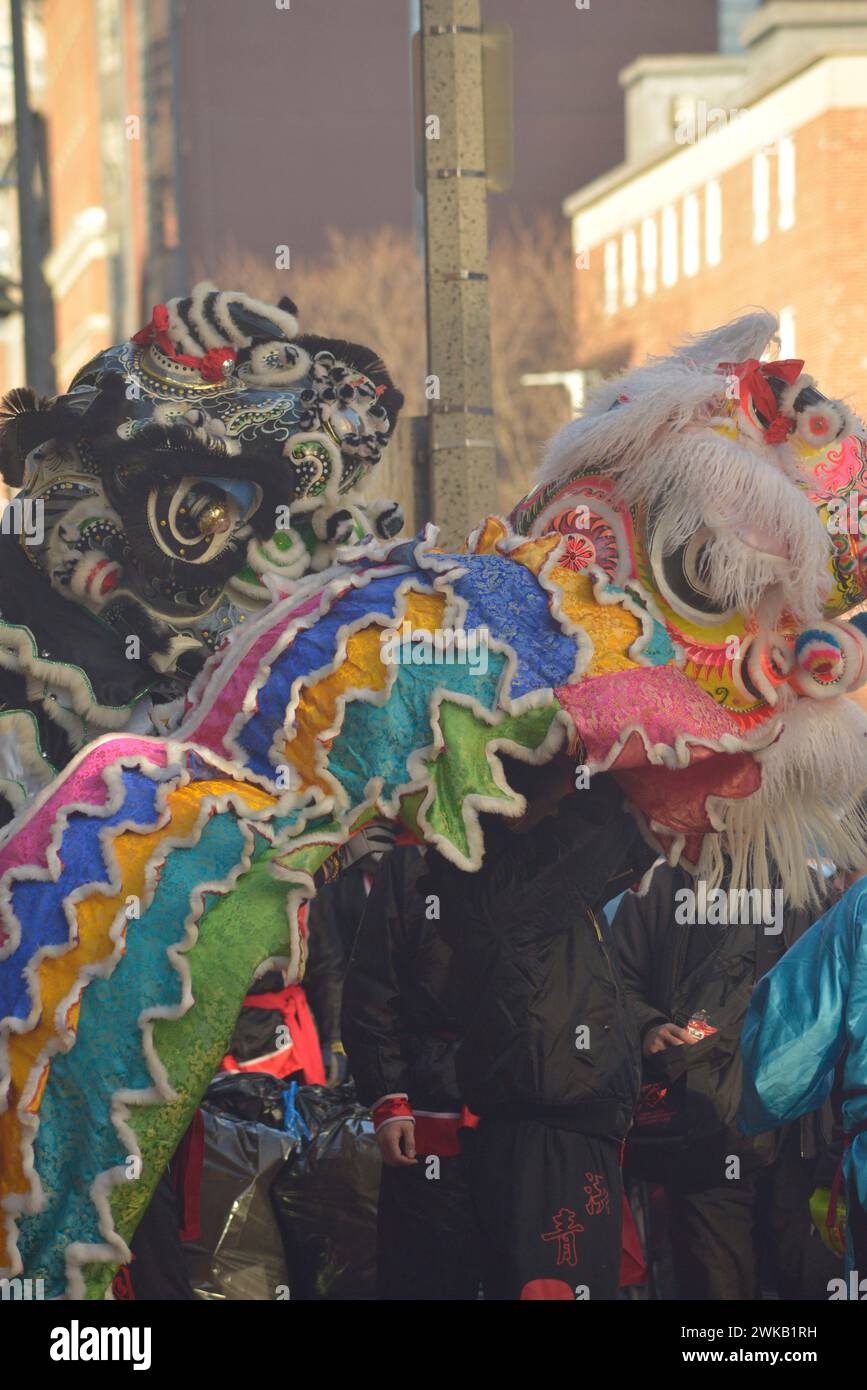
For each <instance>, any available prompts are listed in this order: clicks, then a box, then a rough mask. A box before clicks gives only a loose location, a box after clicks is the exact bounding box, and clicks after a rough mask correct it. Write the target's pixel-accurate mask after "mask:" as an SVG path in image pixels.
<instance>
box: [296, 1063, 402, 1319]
mask: <svg viewBox="0 0 867 1390" xmlns="http://www.w3.org/2000/svg"><path fill="white" fill-rule="evenodd" d="M290 1109H291V1103H290ZM294 1109H295V1121H294V1124H293V1118H292V1115H291V1113H289V1112H288V1111H287V1114H286V1118H285V1123H286V1125H287V1127H288V1128H289V1129H290V1130H291V1129H292V1128H294V1129H295V1132H296V1133H297V1134H298V1135H299V1138H300V1143H299V1145H298V1148H297V1149H296V1150H295V1152H294V1153H293V1155H292V1157H291V1158H290V1159H289V1160H288V1161H287V1162H286V1163H285V1164H284V1165H283V1167H282V1169H281V1171H280V1173H279V1174H278V1175H277V1177H276V1179H275V1181H274V1183H273V1185H272V1188H271V1200H272V1203H273V1207H274V1213H275V1216H276V1220H277V1225H278V1226H279V1229H280V1234H281V1235H282V1237H283V1250H284V1255H285V1261H286V1268H287V1270H288V1273H289V1286H290V1288H291V1291H292V1293H291V1296H292V1298H293V1299H305V1300H313V1299H315V1300H321V1299H335V1300H337V1299H353V1300H355V1299H373V1298H375V1297H376V1207H377V1201H378V1198H379V1178H380V1162H381V1161H380V1157H379V1148H378V1146H377V1143H376V1139H375V1137H374V1133H373V1123H372V1121H371V1119H370V1112H369V1111H368V1110H365V1109H364V1108H363V1107H362V1106H361V1105H359V1104H358V1101H357V1100H356V1098H355V1089H354V1087H353V1086H352V1085H351V1083H350V1084H347V1085H344V1086H339V1087H336V1088H334V1089H328V1088H327V1087H325V1086H301V1087H299V1088H298V1090H297V1092H296V1093H295V1097H294Z"/></svg>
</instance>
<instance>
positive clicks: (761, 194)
mask: <svg viewBox="0 0 867 1390" xmlns="http://www.w3.org/2000/svg"><path fill="white" fill-rule="evenodd" d="M770 207H771V173H770V164H769V161H768V156H767V155H766V154H757V155H755V156H754V157H753V241H755V242H760V241H767V239H768V219H769V214H770Z"/></svg>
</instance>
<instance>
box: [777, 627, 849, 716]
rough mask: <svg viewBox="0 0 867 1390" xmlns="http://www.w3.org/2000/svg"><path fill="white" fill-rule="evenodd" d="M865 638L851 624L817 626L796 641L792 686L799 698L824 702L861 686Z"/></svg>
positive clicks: (808, 629) (802, 634) (803, 633)
mask: <svg viewBox="0 0 867 1390" xmlns="http://www.w3.org/2000/svg"><path fill="white" fill-rule="evenodd" d="M865 657H867V638H865V637H864V636H863V634H862V633H861V632H860V631H859V629H858V628H857V627H855V626H854V625H853V624H852V623H835V622H828V623H816V624H815V626H814V627H810V628H807V630H806V631H805V632H802V633H801V634H800V635H799V636H798V637H797V639H796V640H795V664H794V667H793V670H792V676H791V681H792V685H793V686H794V687H795V689H796V690H797V691H798V694H799V695H805V696H808V697H809V698H811V699H814V700H827V699H830V698H831V697H832V696H834V695H844V694H848V693H849V692H850V691H852V690H856V689H857V688H858V687H859V686H860V685H862V684H863V683H864V680H865V676H867V667H865Z"/></svg>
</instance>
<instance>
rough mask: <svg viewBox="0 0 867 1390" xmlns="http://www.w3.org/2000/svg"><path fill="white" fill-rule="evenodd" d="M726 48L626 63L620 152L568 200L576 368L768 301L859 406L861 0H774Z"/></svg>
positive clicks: (865, 49) (787, 338) (864, 341)
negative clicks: (734, 46) (732, 47)
mask: <svg viewBox="0 0 867 1390" xmlns="http://www.w3.org/2000/svg"><path fill="white" fill-rule="evenodd" d="M742 44H743V51H742V52H741V53H737V54H733V55H731V56H725V57H723V56H720V55H709V56H707V57H701V58H698V59H696V58H694V57H692V58H687V57H673V58H653V59H639V60H638V61H637V62H635V63H633V64H631V65H630V67H628V68H626V69H625V70H624V71H623V72H622V73H621V77H620V81H621V85H622V86H623V88H624V90H625V94H626V118H627V119H626V131H627V134H626V160H625V161H624V163H623V164H621V165H619V166H618V167H617V168H615V169H613V170H612V171H611V172H610V173H608V174H606V175H604V176H603V177H602V178H600V179H597V180H596V181H594V182H593V183H591V184H589V185H587V186H586V187H585V188H583V189H581V190H579V191H578V192H577V193H575V194H573V195H572V196H571V197H569V198H567V199H566V201H565V202H564V205H563V206H564V211H565V213H566V215H567V216H568V217H569V218H570V219H571V222H572V234H573V247H574V250H575V253H576V270H575V285H576V306H577V323H578V343H579V358H578V367H579V369H580V370H581V371H582V372H583V373H584V375H585V379H586V377H587V374H588V373H589V374H595V373H602V374H607V373H610V372H611V371H614V370H616V369H618V368H619V367H622V366H626V365H629V364H632V363H633V362H635V361H637V360H640V359H641V358H642V357H643V356H644V355H645V354H646V353H655V352H664V351H666V350H667V349H668V347H669V345H670V344H671V343H672V342H673V341H676V340H678V339H679V338H681V337H683V335H684V334H685V333H688V332H694V331H697V330H699V329H702V328H707V327H711V326H713V325H714V324H716V323H721V322H723V321H725V320H726V319H728V318H731V317H733V316H734V315H736V314H738V313H739V312H744V311H745V310H747V309H748V308H750V307H755V306H757V305H761V306H763V307H767V308H770V309H772V310H774V311H776V312H777V313H778V314H779V315H780V319H781V355H782V356H786V357H789V356H797V357H803V358H804V359H805V360H806V363H807V369H808V370H809V371H810V372H811V373H812V374H813V375H814V376H815V377H816V378H817V379H818V381H819V383H820V384H822V383H824V384H825V386H826V387H827V389H828V390H830V391H831V392H832V393H833V394H835V395H843V396H846V397H847V398H848V399H849V400H850V401H851V403H852V405H853V406H854V408H855V409H856V410H858V411H859V412H860V413H862V414H867V253H865V245H864V243H865V238H864V229H863V208H862V198H861V194H862V181H863V168H864V159H865V153H867V4H865V3H862V2H861V0H832V2H830V3H813V0H787V3H782V2H781V0H770V3H767V4H765V5H763V6H761V7H760V8H759V9H757V10H756V11H755V13H754V14H753V15H752V16H751V17H750V18H748V20H747V22H746V25H745V26H744V28H743V30H742Z"/></svg>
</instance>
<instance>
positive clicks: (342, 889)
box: [304, 859, 375, 1047]
mask: <svg viewBox="0 0 867 1390" xmlns="http://www.w3.org/2000/svg"><path fill="white" fill-rule="evenodd" d="M374 867H375V866H373V865H372V864H371V863H370V862H369V861H368V860H366V859H365V860H362V861H361V862H358V863H355V864H352V865H350V867H349V868H348V869H344V871H343V873H342V874H341V875H340V877H339V878H337V879H335V881H334V882H333V883H326V884H325V885H324V887H322V888H320V890H319V892H318V893H317V894H316V897H315V898H314V899H313V901H312V902H311V904H310V906H309V908H308V909H307V929H308V931H307V966H306V969H305V971H304V993H305V994H306V995H307V999H308V1002H309V1004H310V1008H311V1009H312V1011H313V1017H314V1018H315V1020H316V1028H317V1031H318V1033H319V1037H320V1040H321V1042H322V1044H323V1046H325V1047H327V1046H330V1044H331V1043H335V1042H339V1041H340V1040H341V1034H340V1011H341V1006H342V1002H343V985H344V981H345V979H346V971H347V968H348V966H349V957H350V955H351V954H352V947H353V943H354V941H355V936H356V933H357V931H358V925H359V923H360V921H361V919H362V916H363V915H364V910H365V908H366V907H367V888H366V886H365V879H366V877H367V875H368V873H369V872H372V870H373V868H374Z"/></svg>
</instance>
